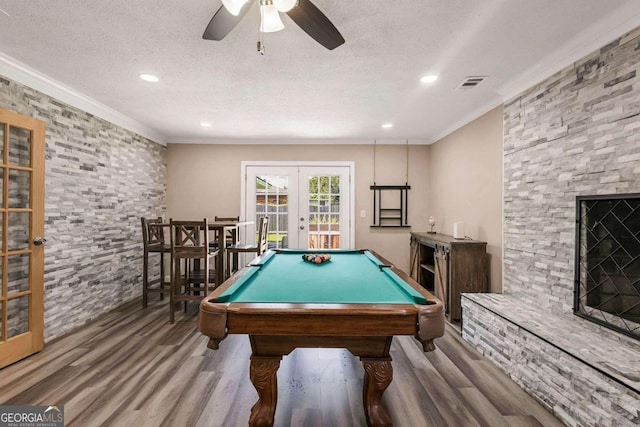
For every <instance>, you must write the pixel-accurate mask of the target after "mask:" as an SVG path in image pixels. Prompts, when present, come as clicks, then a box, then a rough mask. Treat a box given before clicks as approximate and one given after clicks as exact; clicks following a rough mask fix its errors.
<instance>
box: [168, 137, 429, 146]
mask: <svg viewBox="0 0 640 427" xmlns="http://www.w3.org/2000/svg"><path fill="white" fill-rule="evenodd" d="M374 141H375V143H376V144H377V145H405V144H407V141H408V142H409V145H428V144H429V141H427V140H426V139H413V138H408V139H397V138H385V139H378V138H366V139H364V138H358V139H348V138H343V139H341V138H317V139H316V138H306V139H305V138H297V139H296V138H291V139H277V138H269V139H263V138H260V139H258V138H255V139H252V138H226V139H225V138H185V139H175V140H171V139H170V140H168V141H167V143H168V144H208V145H373V143H374Z"/></svg>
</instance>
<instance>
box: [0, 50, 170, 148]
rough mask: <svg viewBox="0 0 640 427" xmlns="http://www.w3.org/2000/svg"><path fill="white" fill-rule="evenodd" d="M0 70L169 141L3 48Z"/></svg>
mask: <svg viewBox="0 0 640 427" xmlns="http://www.w3.org/2000/svg"><path fill="white" fill-rule="evenodd" d="M0 74H1V75H3V76H5V77H7V78H9V79H11V80H13V81H16V82H18V83H20V84H23V85H25V86H28V87H30V88H32V89H35V90H37V91H40V92H42V93H44V94H46V95H49V96H51V97H53V98H55V99H57V100H59V101H62V102H64V103H66V104H68V105H70V106H72V107H75V108H78V109H80V110H82V111H85V112H87V113H90V114H93V115H94V116H97V117H100V118H102V119H104V120H107V121H109V122H111V123H113V124H115V125H118V126H121V127H123V128H125V129H128V130H130V131H132V132H135V133H137V134H139V135H141V136H144V137H145V138H149V139H150V140H152V141H154V142H156V143H158V144H161V145H166V138H165V136H164V135H162V134H161V133H160V132H158V131H156V130H155V129H152V128H150V127H149V126H146V125H144V124H142V123H140V122H138V121H137V120H134V119H132V118H131V117H129V116H127V115H125V114H122V113H120V112H118V111H116V110H114V109H113V108H111V107H108V106H106V105H104V104H102V103H100V102H98V101H96V100H95V99H93V98H90V97H88V96H87V95H84V94H83V93H81V92H78V91H76V90H74V89H72V88H70V87H69V86H66V85H64V84H63V83H60V82H59V81H57V80H55V79H52V78H51V77H49V76H47V75H45V74H43V73H41V72H39V71H37V70H35V69H33V68H31V67H29V66H28V65H25V64H23V63H21V62H20V61H18V60H16V59H14V58H12V57H10V56H8V55H5V54H4V53H2V52H0Z"/></svg>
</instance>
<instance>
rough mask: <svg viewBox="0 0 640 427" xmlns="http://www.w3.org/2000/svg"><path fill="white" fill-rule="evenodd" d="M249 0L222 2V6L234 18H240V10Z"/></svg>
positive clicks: (225, 0) (227, 0)
mask: <svg viewBox="0 0 640 427" xmlns="http://www.w3.org/2000/svg"><path fill="white" fill-rule="evenodd" d="M247 1H248V0H222V5H223V6H224V8H225V9H227V11H228V12H229V13H230V14H232V15H233V16H238V14H239V13H240V9H242V6H244V5H245V3H246V2H247Z"/></svg>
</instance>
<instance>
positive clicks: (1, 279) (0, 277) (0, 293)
mask: <svg viewBox="0 0 640 427" xmlns="http://www.w3.org/2000/svg"><path fill="white" fill-rule="evenodd" d="M2 261H4V257H0V298H1V297H3V296H4V295H3V292H4V286H2V285H4V274H2V273H3V263H2ZM0 317H1V316H0ZM0 327H2V326H0Z"/></svg>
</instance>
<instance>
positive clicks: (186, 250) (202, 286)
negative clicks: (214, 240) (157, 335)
mask: <svg viewBox="0 0 640 427" xmlns="http://www.w3.org/2000/svg"><path fill="white" fill-rule="evenodd" d="M169 225H170V228H171V232H170V236H171V292H170V294H169V306H170V314H169V321H170V323H173V322H174V321H175V306H176V303H178V302H181V301H182V302H184V308H185V310H186V308H187V302H188V301H198V302H199V301H200V300H202V298H204V297H205V296H206V295H207V294H208V293H209V292H210V291H212V290H213V288H214V287H215V285H216V283H215V277H216V274H215V269H212V268H211V265H215V263H211V261H210V260H211V258H214V257H215V256H217V255H218V252H219V251H218V249H213V248H211V247H209V232H208V225H209V224H208V221H207V219H206V218H205V219H203V220H202V221H174V220H173V219H171V220H170V221H169Z"/></svg>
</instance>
